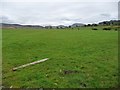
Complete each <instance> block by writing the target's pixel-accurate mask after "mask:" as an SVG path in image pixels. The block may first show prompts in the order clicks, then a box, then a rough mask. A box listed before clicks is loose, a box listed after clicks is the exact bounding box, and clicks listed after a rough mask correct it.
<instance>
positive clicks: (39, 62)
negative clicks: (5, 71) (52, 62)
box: [12, 58, 49, 71]
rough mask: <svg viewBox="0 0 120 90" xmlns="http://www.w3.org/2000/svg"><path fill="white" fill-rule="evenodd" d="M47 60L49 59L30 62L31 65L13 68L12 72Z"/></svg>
mask: <svg viewBox="0 0 120 90" xmlns="http://www.w3.org/2000/svg"><path fill="white" fill-rule="evenodd" d="M48 59H49V58H45V59H42V60H38V61H35V62H32V63H28V64H24V65H21V66H18V67H15V68H13V69H12V70H13V71H15V70H17V69H20V68H24V67H27V66H30V65H34V64H37V63H40V62H44V61H46V60H48Z"/></svg>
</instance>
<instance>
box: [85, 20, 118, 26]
mask: <svg viewBox="0 0 120 90" xmlns="http://www.w3.org/2000/svg"><path fill="white" fill-rule="evenodd" d="M100 25H107V26H109V25H113V26H119V25H120V20H111V21H103V22H100V23H98V24H87V25H84V26H100Z"/></svg>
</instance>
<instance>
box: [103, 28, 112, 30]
mask: <svg viewBox="0 0 120 90" xmlns="http://www.w3.org/2000/svg"><path fill="white" fill-rule="evenodd" d="M103 30H111V28H103Z"/></svg>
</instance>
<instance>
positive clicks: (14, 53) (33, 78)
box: [2, 27, 118, 88]
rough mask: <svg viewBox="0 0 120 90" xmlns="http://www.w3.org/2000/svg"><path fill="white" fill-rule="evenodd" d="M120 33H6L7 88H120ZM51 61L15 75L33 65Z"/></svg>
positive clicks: (32, 31) (4, 48)
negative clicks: (38, 62) (119, 58)
mask: <svg viewBox="0 0 120 90" xmlns="http://www.w3.org/2000/svg"><path fill="white" fill-rule="evenodd" d="M117 51H118V32H117V31H115V30H110V31H105V30H102V29H101V28H100V27H99V30H91V28H87V27H86V28H80V29H78V28H76V29H68V30H65V29H61V30H38V29H34V30H32V29H29V28H26V29H23V30H22V29H21V30H19V29H13V30H11V29H6V30H5V29H3V53H2V54H3V77H2V78H3V79H2V80H3V86H4V87H11V86H12V87H13V88H17V87H22V88H23V87H24V88H26V87H34V88H38V87H44V88H57V87H59V88H86V87H87V88H92V87H98V88H106V87H117V84H118V52H117ZM44 58H50V59H49V60H48V61H46V62H43V63H40V64H36V65H33V66H29V67H26V68H24V69H20V70H17V71H12V68H13V67H16V66H19V65H23V64H26V63H29V62H32V61H37V60H40V59H44Z"/></svg>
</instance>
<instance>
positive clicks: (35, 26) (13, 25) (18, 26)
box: [0, 20, 120, 29]
mask: <svg viewBox="0 0 120 90" xmlns="http://www.w3.org/2000/svg"><path fill="white" fill-rule="evenodd" d="M109 25H112V26H119V25H120V20H110V21H103V22H100V23H98V24H82V23H74V24H72V25H69V26H64V25H58V26H50V25H49V26H40V25H20V24H6V23H0V26H2V27H3V28H21V27H30V28H46V29H54V28H55V29H64V28H75V27H89V26H109Z"/></svg>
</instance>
